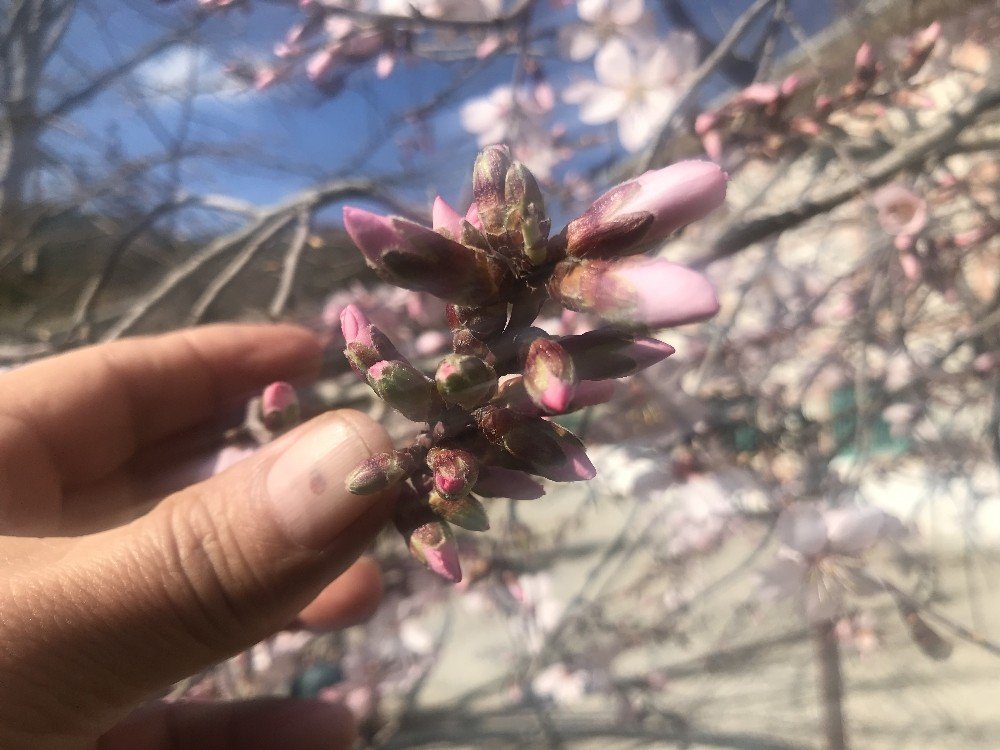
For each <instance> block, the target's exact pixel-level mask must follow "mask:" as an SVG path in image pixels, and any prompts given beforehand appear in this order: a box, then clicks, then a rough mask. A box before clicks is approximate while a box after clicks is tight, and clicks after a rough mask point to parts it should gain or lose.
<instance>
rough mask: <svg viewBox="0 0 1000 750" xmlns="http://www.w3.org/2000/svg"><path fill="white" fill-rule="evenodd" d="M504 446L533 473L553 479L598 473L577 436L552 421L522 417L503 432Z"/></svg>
mask: <svg viewBox="0 0 1000 750" xmlns="http://www.w3.org/2000/svg"><path fill="white" fill-rule="evenodd" d="M503 447H504V448H506V450H507V452H508V453H510V454H511V455H512V456H513V457H514V458H517V459H518V460H520V461H522V462H524V463H525V465H527V466H528V468H529V470H530V471H531V472H532V473H533V474H538V475H539V476H543V477H545V478H546V479H551V480H552V481H554V482H578V481H582V480H587V479H593V478H594V477H595V476H597V469H595V468H594V464H592V463H591V461H590V458H589V457H588V456H587V453H586V451H585V450H584V447H583V443H581V442H580V439H579V438H578V437H577V436H576V435H574V434H573V433H572V432H570V431H569V430H567V429H566V428H564V427H562V426H560V425H557V424H555V423H554V422H549V421H546V420H544V419H533V418H530V417H524V418H521V419H519V420H518V421H517V422H516V423H515V424H514V425H513V427H511V428H510V429H509V430H507V431H506V433H505V434H504V436H503Z"/></svg>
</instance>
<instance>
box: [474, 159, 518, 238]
mask: <svg viewBox="0 0 1000 750" xmlns="http://www.w3.org/2000/svg"><path fill="white" fill-rule="evenodd" d="M510 164H511V159H510V149H508V148H507V147H506V146H501V145H496V146H488V147H487V148H484V149H483V150H482V151H480V152H479V156H478V157H476V163H475V166H474V167H473V168H472V193H473V195H475V198H476V207H477V209H478V212H479V219H480V222H481V224H482V229H483V231H485V232H488V233H490V234H499V233H500V232H502V231H503V224H504V213H505V209H506V201H505V200H504V184H505V182H506V180H507V170H508V169H509V168H510Z"/></svg>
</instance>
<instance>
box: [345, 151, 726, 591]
mask: <svg viewBox="0 0 1000 750" xmlns="http://www.w3.org/2000/svg"><path fill="white" fill-rule="evenodd" d="M725 192H726V176H725V174H724V173H723V172H722V171H721V170H720V169H719V168H718V167H717V166H715V165H714V164H711V163H709V162H683V163H680V164H675V165H673V166H670V167H666V168H664V169H660V170H656V171H652V172H647V173H645V174H643V175H641V176H639V177H637V178H635V179H633V180H630V181H628V182H625V183H622V184H621V185H618V186H617V187H615V188H612V189H611V190H610V191H608V192H607V193H605V194H604V195H603V196H601V197H600V198H598V199H597V200H596V201H595V202H594V203H593V204H592V205H591V206H590V208H588V209H587V211H585V212H584V213H583V215H582V216H580V217H578V218H576V219H574V220H573V221H571V222H569V223H568V224H567V225H566V227H565V228H563V230H562V231H561V232H558V233H556V234H551V231H550V230H551V220H550V219H549V217H548V216H547V214H546V211H545V205H544V197H543V195H542V193H541V191H540V189H539V187H538V184H537V182H536V180H535V178H534V176H533V175H532V174H531V172H530V171H529V170H528V169H527V168H526V167H525V166H524V165H523V164H521V163H519V162H517V161H514V160H512V158H511V156H510V151H509V149H508V148H507V147H506V146H491V147H489V148H487V149H485V150H484V151H483V152H482V153H481V154H480V155H479V157H478V158H477V160H476V163H475V167H474V170H473V193H474V196H475V202H474V203H473V204H472V205H471V206H470V207H469V210H468V211H467V212H466V213H465V215H464V216H462V215H460V214H459V213H458V212H456V211H455V210H454V209H453V208H451V207H450V206H449V205H448V204H447V203H445V201H444V200H443V199H441V198H438V199H437V200H436V201H435V204H434V211H433V227H432V228H429V227H425V226H422V225H420V224H417V223H415V222H412V221H409V220H407V219H403V218H400V217H386V216H380V215H377V214H374V213H371V212H369V211H365V210H363V209H359V208H353V207H347V208H345V209H344V225H345V227H346V229H347V231H348V233H349V234H350V236H351V238H352V239H353V240H354V242H355V244H356V245H357V246H358V248H359V249H360V250H361V252H362V253H363V255H364V256H365V260H366V262H367V263H368V265H369V266H370V267H371V268H372V269H373V270H374V272H375V273H376V274H377V275H378V276H379V277H380V278H382V279H383V280H384V281H386V282H388V283H390V284H394V285H396V286H400V287H403V288H406V289H411V290H414V291H420V292H427V293H429V294H432V295H435V296H437V297H440V298H442V299H444V300H446V301H447V302H448V303H449V304H448V308H447V311H448V321H449V324H450V326H451V328H452V331H453V341H452V346H453V352H452V353H451V354H449V355H447V356H446V357H445V358H444V359H443V360H442V361H441V363H440V365H439V366H438V368H437V371H436V373H435V374H434V377H433V378H432V377H428V376H427V375H426V374H424V373H423V372H421V371H420V370H418V369H417V368H416V367H414V366H413V365H412V364H411V363H410V362H409V361H408V360H407V359H406V358H405V357H403V356H402V355H401V354H400V353H399V351H398V350H397V348H396V347H395V346H394V344H393V343H392V342H391V341H390V340H389V338H388V337H387V336H386V335H385V334H384V333H383V332H382V331H381V330H379V329H378V328H377V327H375V326H374V325H372V324H371V323H370V322H369V320H368V318H367V317H366V316H365V315H364V313H363V312H362V311H361V310H360V309H359V308H357V307H355V306H348V307H347V308H345V309H344V310H343V311H342V313H341V324H342V327H343V334H344V340H345V342H346V345H347V347H346V350H345V353H346V355H347V358H348V360H349V362H350V364H351V366H352V367H353V369H354V370H355V371H356V372H357V374H358V375H359V376H360V377H362V378H363V379H364V380H366V381H367V382H368V384H369V385H370V386H371V387H372V390H374V391H375V393H376V394H377V395H378V396H379V397H380V398H381V399H383V400H384V401H385V402H386V403H387V404H389V405H390V406H392V407H393V408H394V409H396V410H397V411H399V412H400V413H401V414H403V415H404V416H405V417H407V418H408V419H410V420H412V421H414V422H418V423H424V424H425V425H426V427H425V428H424V430H423V431H422V432H421V433H420V435H419V436H418V437H417V439H416V440H415V441H414V442H413V444H412V445H409V446H407V447H404V448H401V449H398V450H395V451H393V452H392V453H385V454H378V455H375V456H373V457H372V458H370V459H368V460H366V461H365V462H363V463H362V464H361V465H360V466H358V467H357V469H356V470H355V471H354V473H353V474H352V475H351V477H350V478H349V483H348V486H349V488H350V490H351V491H352V492H356V493H361V494H366V493H371V492H377V491H379V490H382V489H385V488H387V487H389V486H393V485H398V486H399V487H400V488H401V489H400V498H399V501H398V503H397V517H396V525H397V527H398V528H399V530H400V532H401V533H402V534H403V535H404V536H405V537H406V539H407V542H408V545H409V548H410V550H411V552H412V553H413V554H414V556H416V557H417V558H418V559H420V560H421V561H423V562H424V563H426V564H427V566H428V567H429V568H431V569H432V570H434V571H435V572H436V573H438V574H440V575H442V576H443V577H445V578H447V579H449V580H452V581H458V580H460V579H461V570H460V566H459V560H458V554H457V547H456V544H455V541H454V538H453V534H452V531H451V525H457V526H460V527H462V528H465V529H469V530H473V531H484V530H486V529H487V528H488V527H489V521H488V518H487V512H486V509H485V507H484V505H483V503H482V502H481V501H480V500H479V497H507V498H513V499H518V498H522V499H523V498H533V497H538V496H539V495H540V494H541V493H542V491H543V490H542V486H541V485H540V484H539V483H538V482H537V480H535V479H533V478H532V475H534V476H537V477H543V478H545V479H549V480H552V481H556V482H567V481H578V480H586V479H590V478H592V477H593V476H594V475H595V469H594V467H593V464H592V463H591V462H590V459H589V458H588V457H587V454H586V452H585V451H584V447H583V444H582V443H581V441H580V440H579V439H578V438H577V437H576V436H575V435H573V434H572V433H571V432H570V431H569V430H567V429H565V428H564V427H562V426H561V425H560V424H559V423H558V422H556V421H554V420H553V419H552V417H554V416H558V415H562V414H567V413H570V412H573V411H575V410H577V409H579V408H581V407H583V406H587V405H591V404H595V403H600V402H602V401H605V400H607V398H609V397H610V395H611V388H610V387H609V385H608V384H607V383H606V381H608V380H609V379H614V378H622V377H626V376H629V375H632V374H635V373H636V372H638V371H640V370H641V369H643V368H645V367H647V366H649V365H651V364H653V363H655V362H658V361H660V360H662V359H664V358H665V357H667V356H669V355H670V354H672V353H673V351H674V350H673V348H672V347H671V346H670V345H669V344H666V343H663V342H661V341H658V340H656V339H653V338H649V337H647V336H645V335H643V334H642V331H643V330H646V329H648V328H663V327H667V326H674V325H680V324H683V323H689V322H693V321H697V320H703V319H705V318H708V317H711V316H712V315H714V314H715V312H716V311H717V309H718V302H717V299H716V295H715V291H714V289H713V287H712V285H711V283H710V282H709V281H708V280H707V279H706V278H705V277H704V276H702V275H701V274H699V273H697V272H695V271H692V270H690V269H687V268H685V267H683V266H679V265H676V264H674V263H671V262H669V261H666V260H663V259H660V258H653V257H641V256H639V255H638V254H639V253H641V252H643V251H644V250H647V249H651V248H653V247H655V246H657V245H658V244H660V243H662V241H663V240H665V239H666V238H667V237H668V236H669V235H670V234H671V233H673V232H674V231H675V230H677V229H679V228H680V227H681V226H683V225H685V224H687V223H689V222H691V221H695V220H697V219H699V218H701V217H703V216H705V215H706V214H708V213H709V212H710V211H712V210H714V209H715V208H717V207H718V206H719V205H721V203H722V201H723V200H724V198H725ZM549 300H551V301H554V302H556V303H558V304H559V305H562V306H563V307H565V308H567V309H569V310H575V311H579V312H586V313H590V314H592V315H594V316H596V317H598V318H600V319H603V320H605V321H608V322H609V323H610V324H611V325H608V326H605V327H602V328H599V329H597V330H593V331H589V332H587V333H583V334H579V335H569V336H551V335H549V334H548V333H546V332H545V331H544V330H542V329H540V328H537V327H535V326H533V325H532V324H533V323H534V322H535V319H536V318H537V317H538V315H539V313H540V312H541V310H542V306H543V305H544V304H545V303H546V302H547V301H549ZM477 496H478V497H477Z"/></svg>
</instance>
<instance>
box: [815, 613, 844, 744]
mask: <svg viewBox="0 0 1000 750" xmlns="http://www.w3.org/2000/svg"><path fill="white" fill-rule="evenodd" d="M812 631H813V642H814V643H815V644H816V661H817V663H818V664H819V690H820V700H821V702H822V704H823V705H822V707H823V735H824V736H825V738H826V745H825V747H826V750H847V729H846V727H845V724H844V681H843V677H842V675H841V672H840V644H839V643H838V641H837V635H836V633H835V632H834V622H833V620H824V621H823V622H819V623H816V624H815V625H813V626H812Z"/></svg>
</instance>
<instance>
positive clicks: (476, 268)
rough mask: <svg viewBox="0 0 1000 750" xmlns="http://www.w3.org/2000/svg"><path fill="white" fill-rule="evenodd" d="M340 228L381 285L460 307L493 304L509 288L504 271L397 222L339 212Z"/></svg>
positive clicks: (475, 253)
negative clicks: (416, 293) (405, 290)
mask: <svg viewBox="0 0 1000 750" xmlns="http://www.w3.org/2000/svg"><path fill="white" fill-rule="evenodd" d="M344 228H345V229H346V230H347V233H348V234H349V235H350V236H351V239H352V240H354V244H356V245H357V246H358V248H359V249H360V250H361V253H362V254H363V255H364V256H365V261H366V262H367V264H368V266H369V267H370V268H371V269H372V270H373V271H375V273H376V274H378V276H379V277H380V278H382V279H383V280H384V281H387V282H389V283H390V284H393V285H394V286H398V287H402V288H403V289H412V290H413V291H417V292H428V293H429V294H433V295H435V296H436V297H441V298H442V299H445V300H448V301H450V302H457V303H459V304H464V305H481V304H492V303H494V302H498V301H499V300H500V299H501V298H503V296H504V294H505V292H506V290H507V289H508V288H509V286H510V285H511V284H512V283H514V279H513V277H512V274H511V271H510V269H509V267H508V266H507V265H506V264H504V263H502V262H501V261H499V260H497V259H494V258H492V257H491V256H490V255H489V254H487V253H486V252H484V251H482V250H479V249H477V248H474V247H467V246H465V245H462V244H460V243H458V242H456V241H454V240H452V239H449V238H447V237H444V236H443V235H441V234H438V233H437V232H435V231H434V230H433V229H428V228H427V227H422V226H420V225H419V224H415V223H413V222H412V221H407V220H406V219H401V218H399V217H387V216H379V215H378V214H374V213H372V212H370V211H365V210H363V209H360V208H354V207H352V206H345V207H344Z"/></svg>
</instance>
